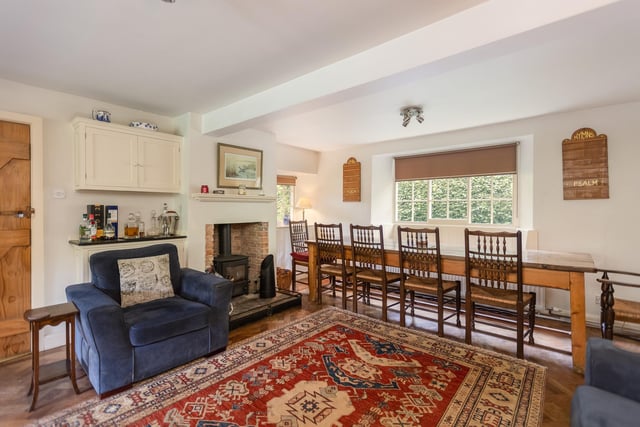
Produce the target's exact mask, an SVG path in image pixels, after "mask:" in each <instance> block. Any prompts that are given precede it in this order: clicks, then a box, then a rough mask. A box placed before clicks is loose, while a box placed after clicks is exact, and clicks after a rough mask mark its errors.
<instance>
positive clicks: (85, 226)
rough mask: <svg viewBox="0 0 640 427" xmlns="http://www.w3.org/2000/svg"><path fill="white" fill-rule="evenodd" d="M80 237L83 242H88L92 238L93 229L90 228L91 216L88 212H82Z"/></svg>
mask: <svg viewBox="0 0 640 427" xmlns="http://www.w3.org/2000/svg"><path fill="white" fill-rule="evenodd" d="M78 232H79V238H80V241H81V242H88V241H89V240H91V229H90V228H89V218H88V216H87V214H86V213H85V214H82V221H81V222H80V227H79V230H78Z"/></svg>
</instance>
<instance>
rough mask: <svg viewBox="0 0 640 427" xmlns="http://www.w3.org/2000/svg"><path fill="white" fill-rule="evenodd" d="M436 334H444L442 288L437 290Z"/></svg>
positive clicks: (440, 335)
mask: <svg viewBox="0 0 640 427" xmlns="http://www.w3.org/2000/svg"><path fill="white" fill-rule="evenodd" d="M437 298H438V336H439V337H442V336H444V295H443V294H442V289H439V290H438V296H437Z"/></svg>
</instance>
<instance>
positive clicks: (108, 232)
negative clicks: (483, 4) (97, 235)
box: [104, 221, 116, 240]
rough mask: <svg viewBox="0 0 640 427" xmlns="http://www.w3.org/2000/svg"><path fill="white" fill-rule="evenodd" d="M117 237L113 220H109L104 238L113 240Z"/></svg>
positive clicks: (105, 227)
mask: <svg viewBox="0 0 640 427" xmlns="http://www.w3.org/2000/svg"><path fill="white" fill-rule="evenodd" d="M115 237H116V229H115V228H114V227H113V224H112V223H111V221H108V222H107V225H105V226H104V238H105V239H106V240H113V239H114V238H115Z"/></svg>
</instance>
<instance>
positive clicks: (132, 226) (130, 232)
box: [124, 212, 138, 239]
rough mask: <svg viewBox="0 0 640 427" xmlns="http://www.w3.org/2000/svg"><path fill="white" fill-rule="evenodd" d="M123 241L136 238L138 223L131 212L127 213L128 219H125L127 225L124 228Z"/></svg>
mask: <svg viewBox="0 0 640 427" xmlns="http://www.w3.org/2000/svg"><path fill="white" fill-rule="evenodd" d="M124 238H125V239H137V238H138V222H137V221H136V217H135V215H134V214H133V212H129V218H128V219H127V225H125V227H124Z"/></svg>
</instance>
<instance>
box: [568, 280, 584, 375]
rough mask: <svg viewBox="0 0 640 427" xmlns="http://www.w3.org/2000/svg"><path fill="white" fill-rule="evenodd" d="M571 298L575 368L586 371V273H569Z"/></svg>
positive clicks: (572, 352) (572, 343) (577, 370)
mask: <svg viewBox="0 0 640 427" xmlns="http://www.w3.org/2000/svg"><path fill="white" fill-rule="evenodd" d="M569 281H570V288H569V289H570V292H569V298H570V300H571V354H572V355H573V369H574V370H575V371H576V372H580V373H582V372H584V364H585V360H586V348H587V346H586V341H587V323H586V315H585V313H586V306H585V300H584V298H585V296H584V273H582V272H571V273H570V274H569Z"/></svg>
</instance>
